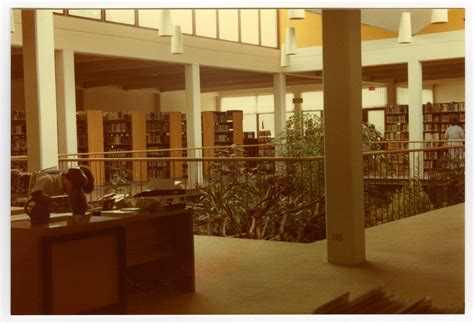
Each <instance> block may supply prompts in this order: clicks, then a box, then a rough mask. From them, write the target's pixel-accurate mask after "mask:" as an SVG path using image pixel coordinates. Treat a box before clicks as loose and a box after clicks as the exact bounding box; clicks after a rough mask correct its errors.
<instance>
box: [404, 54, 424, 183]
mask: <svg viewBox="0 0 474 323" xmlns="http://www.w3.org/2000/svg"><path fill="white" fill-rule="evenodd" d="M422 94H423V74H422V67H421V62H420V61H417V60H410V61H409V62H408V133H409V140H410V141H422V140H423V97H422ZM422 147H423V145H422V144H421V143H418V144H410V145H409V148H411V149H416V148H422ZM409 160H410V177H420V178H423V153H422V152H416V153H410V158H409Z"/></svg>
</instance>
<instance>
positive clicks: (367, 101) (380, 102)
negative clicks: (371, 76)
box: [362, 87, 387, 108]
mask: <svg viewBox="0 0 474 323" xmlns="http://www.w3.org/2000/svg"><path fill="white" fill-rule="evenodd" d="M385 105H387V88H385V87H377V88H375V89H374V90H369V89H368V88H364V89H362V107H363V108H379V107H384V106H385Z"/></svg>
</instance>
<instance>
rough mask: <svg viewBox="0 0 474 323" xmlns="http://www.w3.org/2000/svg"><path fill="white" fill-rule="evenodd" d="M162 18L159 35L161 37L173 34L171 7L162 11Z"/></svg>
mask: <svg viewBox="0 0 474 323" xmlns="http://www.w3.org/2000/svg"><path fill="white" fill-rule="evenodd" d="M160 15H161V19H160V25H159V26H158V35H160V37H163V36H165V37H169V36H172V35H173V25H172V24H171V12H170V10H169V9H163V10H161V11H160Z"/></svg>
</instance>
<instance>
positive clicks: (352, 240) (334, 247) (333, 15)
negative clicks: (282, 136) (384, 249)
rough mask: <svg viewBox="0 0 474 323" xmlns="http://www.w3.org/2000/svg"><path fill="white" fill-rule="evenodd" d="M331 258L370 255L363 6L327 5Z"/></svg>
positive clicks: (357, 259) (346, 260)
mask: <svg viewBox="0 0 474 323" xmlns="http://www.w3.org/2000/svg"><path fill="white" fill-rule="evenodd" d="M322 12H323V70H324V106H325V109H324V123H325V125H324V128H325V143H324V149H325V169H326V173H325V177H326V185H325V188H326V233H327V252H328V261H329V262H330V263H335V264H360V263H362V262H364V261H365V232H364V188H363V173H362V68H361V36H360V10H324V9H323V11H322Z"/></svg>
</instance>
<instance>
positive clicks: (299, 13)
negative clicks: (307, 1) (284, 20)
mask: <svg viewBox="0 0 474 323" xmlns="http://www.w3.org/2000/svg"><path fill="white" fill-rule="evenodd" d="M288 18H289V19H295V20H296V19H304V9H288Z"/></svg>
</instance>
